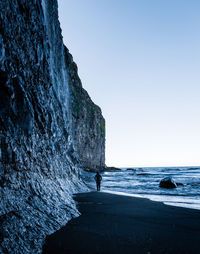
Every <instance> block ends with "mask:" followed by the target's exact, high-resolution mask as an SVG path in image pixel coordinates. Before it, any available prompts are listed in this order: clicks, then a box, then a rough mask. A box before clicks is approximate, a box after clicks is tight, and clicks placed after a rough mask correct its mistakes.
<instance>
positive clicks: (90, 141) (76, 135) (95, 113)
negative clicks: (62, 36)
mask: <svg viewBox="0 0 200 254" xmlns="http://www.w3.org/2000/svg"><path fill="white" fill-rule="evenodd" d="M65 59H66V64H67V67H68V68H67V70H68V77H69V88H70V94H71V98H72V99H71V110H72V135H73V139H74V147H75V149H76V151H77V152H78V155H79V158H80V162H81V165H82V167H84V168H85V169H86V170H89V171H96V170H104V167H105V119H104V118H103V116H102V113H101V109H100V108H99V107H98V106H97V105H95V104H94V103H93V101H92V100H91V98H90V96H89V95H88V93H87V91H86V90H85V89H84V88H83V87H82V84H81V80H80V78H79V76H78V68H77V65H76V64H75V63H74V61H73V57H72V55H71V54H70V53H69V50H68V49H67V48H66V47H65Z"/></svg>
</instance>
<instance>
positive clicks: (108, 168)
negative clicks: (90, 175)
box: [103, 167, 121, 172]
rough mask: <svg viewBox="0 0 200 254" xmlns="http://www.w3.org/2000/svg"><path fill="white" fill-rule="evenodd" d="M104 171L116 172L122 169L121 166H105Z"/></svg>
mask: <svg viewBox="0 0 200 254" xmlns="http://www.w3.org/2000/svg"><path fill="white" fill-rule="evenodd" d="M103 171H105V172H116V171H121V168H116V167H105V168H104V170H103Z"/></svg>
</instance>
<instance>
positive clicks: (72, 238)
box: [43, 192, 200, 254]
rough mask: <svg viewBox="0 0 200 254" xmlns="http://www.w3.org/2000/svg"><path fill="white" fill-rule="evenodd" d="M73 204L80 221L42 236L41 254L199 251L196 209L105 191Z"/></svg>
mask: <svg viewBox="0 0 200 254" xmlns="http://www.w3.org/2000/svg"><path fill="white" fill-rule="evenodd" d="M75 200H76V201H78V207H79V211H80V212H81V216H80V217H78V218H75V219H72V220H71V221H70V222H69V223H68V224H67V225H66V226H65V227H63V228H62V229H61V230H59V231H57V232H56V233H54V234H53V235H50V236H49V237H47V239H46V244H45V246H44V248H43V253H44V254H46V253H48V254H51V253H58V254H59V253H60V254H61V253H67V254H81V253H83V254H87V253H88V254H97V253H98V254H104V253H105V254H108V253H118V254H121V253H123V254H125V253H126V254H129V253H131V254H132V253H136V254H137V253H138V254H139V253H145V254H147V253H148V254H154V253H155V254H156V253H162V254H165V253H166V254H174V253H177V254H193V253H195V254H196V253H198V252H199V249H200V211H199V210H196V209H189V208H180V207H175V206H169V205H164V204H163V203H161V202H156V201H150V200H148V199H145V198H136V197H128V196H120V195H114V194H110V193H105V192H99V193H98V192H89V193H81V194H77V195H75Z"/></svg>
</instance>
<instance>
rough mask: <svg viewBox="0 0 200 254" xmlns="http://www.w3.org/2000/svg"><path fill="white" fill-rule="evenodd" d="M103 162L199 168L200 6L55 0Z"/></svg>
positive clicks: (192, 2)
mask: <svg viewBox="0 0 200 254" xmlns="http://www.w3.org/2000/svg"><path fill="white" fill-rule="evenodd" d="M58 3H59V17H60V22H61V28H62V31H63V32H62V33H63V37H64V42H65V44H66V46H67V47H68V48H69V49H70V52H71V53H72V55H73V57H74V60H75V62H76V63H77V64H78V67H79V76H80V78H81V80H82V83H83V86H84V88H85V89H86V90H87V91H88V92H89V94H90V96H91V98H92V99H93V101H94V102H95V103H96V104H98V105H99V106H100V107H101V109H102V112H103V115H104V117H105V119H106V163H107V165H113V166H124V167H126V166H127V167H128V166H181V165H183V166H184V165H200V28H199V27H200V14H199V13H200V1H199V0H165V1H164V0H58Z"/></svg>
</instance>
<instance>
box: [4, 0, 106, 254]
mask: <svg viewBox="0 0 200 254" xmlns="http://www.w3.org/2000/svg"><path fill="white" fill-rule="evenodd" d="M66 63H67V64H66ZM70 73H71V69H69V62H66V52H65V49H64V46H63V42H62V36H61V29H60V25H59V21H58V14H57V1H56V0H46V1H45V0H43V1H41V0H29V1H25V0H7V1H0V197H1V199H0V253H20V254H23V253H41V247H42V244H43V241H44V239H45V236H46V235H47V234H51V233H52V232H54V231H55V230H57V229H59V228H60V227H61V226H62V225H65V224H66V222H67V221H68V220H69V219H70V218H72V217H73V216H77V215H78V214H79V213H78V210H77V208H76V205H75V203H74V201H73V199H72V193H74V192H78V191H85V190H86V187H85V185H84V184H83V182H82V181H81V179H80V175H79V167H81V166H82V164H81V162H82V161H83V158H84V159H86V162H87V165H89V164H91V166H100V165H104V156H105V155H104V142H105V138H104V136H105V126H104V125H103V124H104V121H103V117H102V116H101V111H100V109H99V108H98V107H97V106H94V104H93V103H92V102H91V100H90V101H89V103H88V100H89V99H87V98H89V97H87V96H88V95H87V96H86V95H84V96H83V95H82V93H85V94H87V93H86V92H85V91H84V90H83V89H82V88H81V89H82V91H81V92H80V94H79V93H77V96H80V100H81V103H82V104H80V107H81V110H80V111H81V112H83V111H85V110H86V111H87V110H88V109H85V107H86V106H87V105H92V106H94V108H95V109H94V114H93V115H91V117H87V116H88V114H89V113H85V114H84V116H85V117H84V119H82V120H81V124H80V123H78V124H77V123H76V122H74V119H76V117H74V112H75V111H74V108H73V106H74V100H75V99H74V96H72V95H71V94H72V93H73V89H71V88H70V87H71V84H69V83H70V82H71V81H72V78H71V76H70V77H69V74H70ZM77 99H79V98H77ZM85 99H86V100H87V101H86V102H84V100H85ZM81 114H82V113H81ZM72 115H73V117H72ZM88 119H90V120H91V123H84V121H85V120H88ZM101 119H102V122H101ZM99 120H100V122H98V121H99ZM92 121H94V123H92ZM89 124H90V125H89ZM75 126H78V127H77V128H79V132H75V131H74V130H73V128H74V127H75ZM89 127H90V129H88V130H87V128H89ZM79 134H80V135H79ZM83 134H84V138H83V137H82V135H83ZM87 135H88V139H89V141H88V142H89V144H90V145H91V147H90V148H88V150H87V149H86V152H87V155H84V151H83V150H82V149H80V147H82V143H81V144H79V142H82V140H86V139H87ZM93 137H94V138H95V141H92V140H91V139H92V138H93ZM97 141H100V143H101V145H99V144H97V143H96V142H97ZM95 144H96V145H95ZM92 149H94V150H93V152H92ZM77 150H78V152H77ZM96 152H98V155H97V156H96ZM80 155H81V156H80ZM90 159H91V162H90V161H89V160H90ZM87 160H88V161H87Z"/></svg>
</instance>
